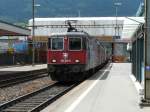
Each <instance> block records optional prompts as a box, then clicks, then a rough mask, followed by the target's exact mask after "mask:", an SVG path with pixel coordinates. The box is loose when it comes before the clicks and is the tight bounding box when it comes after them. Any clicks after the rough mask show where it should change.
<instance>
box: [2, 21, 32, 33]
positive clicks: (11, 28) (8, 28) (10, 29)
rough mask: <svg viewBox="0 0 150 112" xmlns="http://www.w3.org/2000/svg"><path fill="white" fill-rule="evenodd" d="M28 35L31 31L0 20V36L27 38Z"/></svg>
mask: <svg viewBox="0 0 150 112" xmlns="http://www.w3.org/2000/svg"><path fill="white" fill-rule="evenodd" d="M28 35H31V31H30V30H29V29H26V28H23V27H20V26H16V25H13V24H11V23H7V22H4V21H1V20H0V36H28Z"/></svg>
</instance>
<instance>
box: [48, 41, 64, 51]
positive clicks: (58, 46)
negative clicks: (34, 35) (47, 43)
mask: <svg viewBox="0 0 150 112" xmlns="http://www.w3.org/2000/svg"><path fill="white" fill-rule="evenodd" d="M51 40H52V50H63V48H64V44H63V41H64V39H63V38H52V39H51Z"/></svg>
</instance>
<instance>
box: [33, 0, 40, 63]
mask: <svg viewBox="0 0 150 112" xmlns="http://www.w3.org/2000/svg"><path fill="white" fill-rule="evenodd" d="M39 6H40V4H35V0H32V66H34V65H35V7H39Z"/></svg>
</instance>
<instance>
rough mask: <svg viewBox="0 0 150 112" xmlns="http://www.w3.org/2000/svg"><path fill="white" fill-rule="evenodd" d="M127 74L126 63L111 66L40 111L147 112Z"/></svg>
mask: <svg viewBox="0 0 150 112" xmlns="http://www.w3.org/2000/svg"><path fill="white" fill-rule="evenodd" d="M129 75H131V64H130V63H111V64H110V65H109V66H108V67H106V68H105V69H102V70H100V71H99V72H98V73H96V74H95V75H94V76H92V77H91V78H90V79H88V80H86V81H85V82H83V83H82V84H81V85H79V86H78V87H76V88H74V89H73V90H71V91H70V92H69V93H67V94H66V95H64V96H63V97H61V98H60V99H59V100H57V101H56V102H54V103H52V104H51V105H49V106H48V107H47V108H45V109H44V110H42V111H41V112H150V107H144V108H140V106H139V94H138V92H137V90H136V88H135V86H134V83H133V82H132V80H131V78H130V76H129Z"/></svg>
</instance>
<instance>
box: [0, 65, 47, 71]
mask: <svg viewBox="0 0 150 112" xmlns="http://www.w3.org/2000/svg"><path fill="white" fill-rule="evenodd" d="M46 68H47V64H41V65H34V66H32V65H27V66H12V67H6V68H4V67H1V68H0V72H2V71H32V70H40V69H46Z"/></svg>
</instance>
